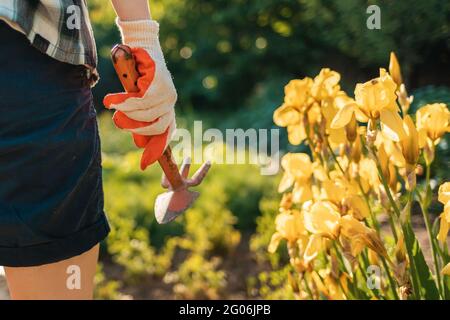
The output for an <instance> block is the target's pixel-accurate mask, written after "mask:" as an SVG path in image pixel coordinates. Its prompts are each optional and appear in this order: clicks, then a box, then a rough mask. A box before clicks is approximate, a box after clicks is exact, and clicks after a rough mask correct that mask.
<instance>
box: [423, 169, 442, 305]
mask: <svg viewBox="0 0 450 320" xmlns="http://www.w3.org/2000/svg"><path fill="white" fill-rule="evenodd" d="M430 172H431V169H430V166H429V165H427V166H426V179H425V183H426V186H425V197H423V198H422V200H423V201H422V202H421V203H420V208H421V211H422V215H423V220H424V221H425V227H426V229H427V233H428V240H429V242H430V247H431V250H432V253H433V262H434V269H435V272H436V281H437V285H438V288H439V293H440V295H441V297H442V296H443V295H442V293H443V288H442V282H441V275H440V272H439V271H440V270H439V261H438V257H437V253H436V252H437V248H436V241H435V237H434V235H433V230H432V229H431V223H430V217H429V214H428V205H429V200H428V199H429V195H430V192H431V188H430Z"/></svg>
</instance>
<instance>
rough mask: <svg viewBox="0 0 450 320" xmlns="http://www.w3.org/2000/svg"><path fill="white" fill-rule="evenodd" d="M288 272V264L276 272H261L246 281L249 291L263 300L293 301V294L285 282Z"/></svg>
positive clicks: (290, 269)
mask: <svg viewBox="0 0 450 320" xmlns="http://www.w3.org/2000/svg"><path fill="white" fill-rule="evenodd" d="M290 272H292V268H291V267H290V265H289V264H288V265H285V266H284V267H283V268H281V269H278V270H274V271H264V272H261V273H260V274H259V275H258V276H257V277H254V278H250V279H249V280H248V282H249V287H250V291H251V292H253V294H254V295H257V296H259V297H261V298H262V299H265V300H293V299H295V294H294V291H293V290H292V286H291V285H290V284H289V281H287V279H288V274H289V273H290Z"/></svg>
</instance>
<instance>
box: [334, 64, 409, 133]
mask: <svg viewBox="0 0 450 320" xmlns="http://www.w3.org/2000/svg"><path fill="white" fill-rule="evenodd" d="M396 87H397V85H396V84H395V82H394V81H393V80H392V78H391V76H390V75H389V74H388V73H387V72H386V70H385V69H380V76H379V77H378V78H375V79H372V80H370V81H368V82H366V83H362V84H361V83H358V84H357V85H356V88H355V100H353V99H351V98H344V99H341V100H340V101H338V102H337V105H338V106H339V107H340V109H339V111H338V113H337V114H336V116H335V118H334V119H333V122H332V123H331V127H332V128H334V129H338V128H342V127H344V126H346V125H347V124H349V123H350V121H351V120H352V118H353V115H355V117H356V119H357V120H358V121H361V122H368V119H371V120H373V121H376V120H378V119H379V120H380V123H381V129H382V132H383V133H384V134H385V135H386V136H387V137H389V138H390V139H392V140H393V141H400V140H401V138H403V136H404V135H405V132H404V129H403V122H402V119H401V117H400V115H399V114H398V107H397V104H396V100H397V96H396V94H395V90H396Z"/></svg>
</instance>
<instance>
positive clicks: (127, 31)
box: [103, 19, 177, 167]
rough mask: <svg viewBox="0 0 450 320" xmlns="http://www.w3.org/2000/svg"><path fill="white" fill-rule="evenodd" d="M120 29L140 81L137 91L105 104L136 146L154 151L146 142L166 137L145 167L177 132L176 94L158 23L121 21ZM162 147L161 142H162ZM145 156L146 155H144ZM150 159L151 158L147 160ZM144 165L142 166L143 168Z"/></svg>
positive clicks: (116, 95) (106, 100)
mask: <svg viewBox="0 0 450 320" xmlns="http://www.w3.org/2000/svg"><path fill="white" fill-rule="evenodd" d="M116 23H117V25H118V26H119V29H120V32H121V35H122V42H123V43H124V44H126V45H128V46H129V47H130V48H131V51H132V54H133V56H134V58H135V60H136V67H137V70H138V72H139V74H140V77H139V79H138V81H137V86H138V88H139V91H138V92H133V93H128V92H122V93H114V94H108V95H107V96H106V97H105V98H104V100H103V103H104V105H105V107H106V108H108V109H115V110H117V111H118V112H116V114H115V115H114V118H113V119H114V122H115V123H116V125H117V126H118V127H119V128H121V129H124V130H127V131H130V132H132V133H133V136H134V140H135V142H136V145H137V146H138V147H141V148H146V151H147V149H151V148H150V147H151V146H148V145H147V144H148V143H147V142H148V141H151V140H153V144H154V140H155V139H151V140H150V137H152V136H158V135H164V138H165V141H164V143H162V144H163V149H162V150H159V149H158V150H155V148H154V146H153V151H152V150H150V151H148V152H147V153H151V156H150V158H151V159H147V160H146V161H144V162H145V165H144V166H143V167H146V166H147V165H148V164H150V163H152V162H154V161H156V160H157V158H156V157H157V156H158V154H157V153H161V154H162V152H163V151H164V149H165V148H166V147H167V145H168V144H169V142H170V140H171V138H172V136H173V134H174V132H175V129H176V122H175V110H174V106H175V103H176V101H177V92H176V89H175V86H174V84H173V81H172V76H171V74H170V72H169V70H168V69H167V66H166V62H165V59H164V56H163V53H162V50H161V46H160V43H159V37H158V34H159V24H158V23H157V22H156V21H154V20H138V21H121V20H119V19H117V20H116ZM159 145H161V143H159ZM144 156H145V152H144ZM147 158H148V157H147ZM141 166H142V165H141Z"/></svg>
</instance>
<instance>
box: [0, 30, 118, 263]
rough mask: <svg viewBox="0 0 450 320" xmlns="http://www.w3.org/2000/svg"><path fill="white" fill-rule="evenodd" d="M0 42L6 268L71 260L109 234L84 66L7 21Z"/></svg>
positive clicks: (0, 242) (0, 247)
mask: <svg viewBox="0 0 450 320" xmlns="http://www.w3.org/2000/svg"><path fill="white" fill-rule="evenodd" d="M0 39H1V40H2V45H1V49H0V265H3V266H12V267H14V266H15V267H19V266H20V267H25V266H35V265H42V264H48V263H53V262H57V261H60V260H64V259H68V258H71V257H73V256H76V255H79V254H81V253H83V252H85V251H87V250H89V249H90V248H92V247H93V246H95V245H96V244H97V243H99V242H100V241H101V240H103V239H104V238H105V237H106V236H107V235H108V233H109V231H110V228H109V225H108V221H107V219H106V216H105V214H104V211H103V187H102V168H101V152H100V138H99V135H98V127H97V120H96V112H95V108H94V105H93V99H92V93H91V89H90V87H89V85H88V83H87V81H86V77H85V74H86V73H85V68H84V67H83V66H75V65H70V64H66V63H62V62H59V61H57V60H54V59H52V58H50V57H49V56H47V55H45V54H42V53H41V52H39V51H38V50H36V49H35V48H34V47H32V46H31V45H30V43H29V41H28V40H27V39H26V37H25V36H24V35H22V34H21V33H19V32H17V31H15V30H13V29H11V28H10V27H9V26H8V25H6V24H5V23H4V22H1V21H0Z"/></svg>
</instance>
